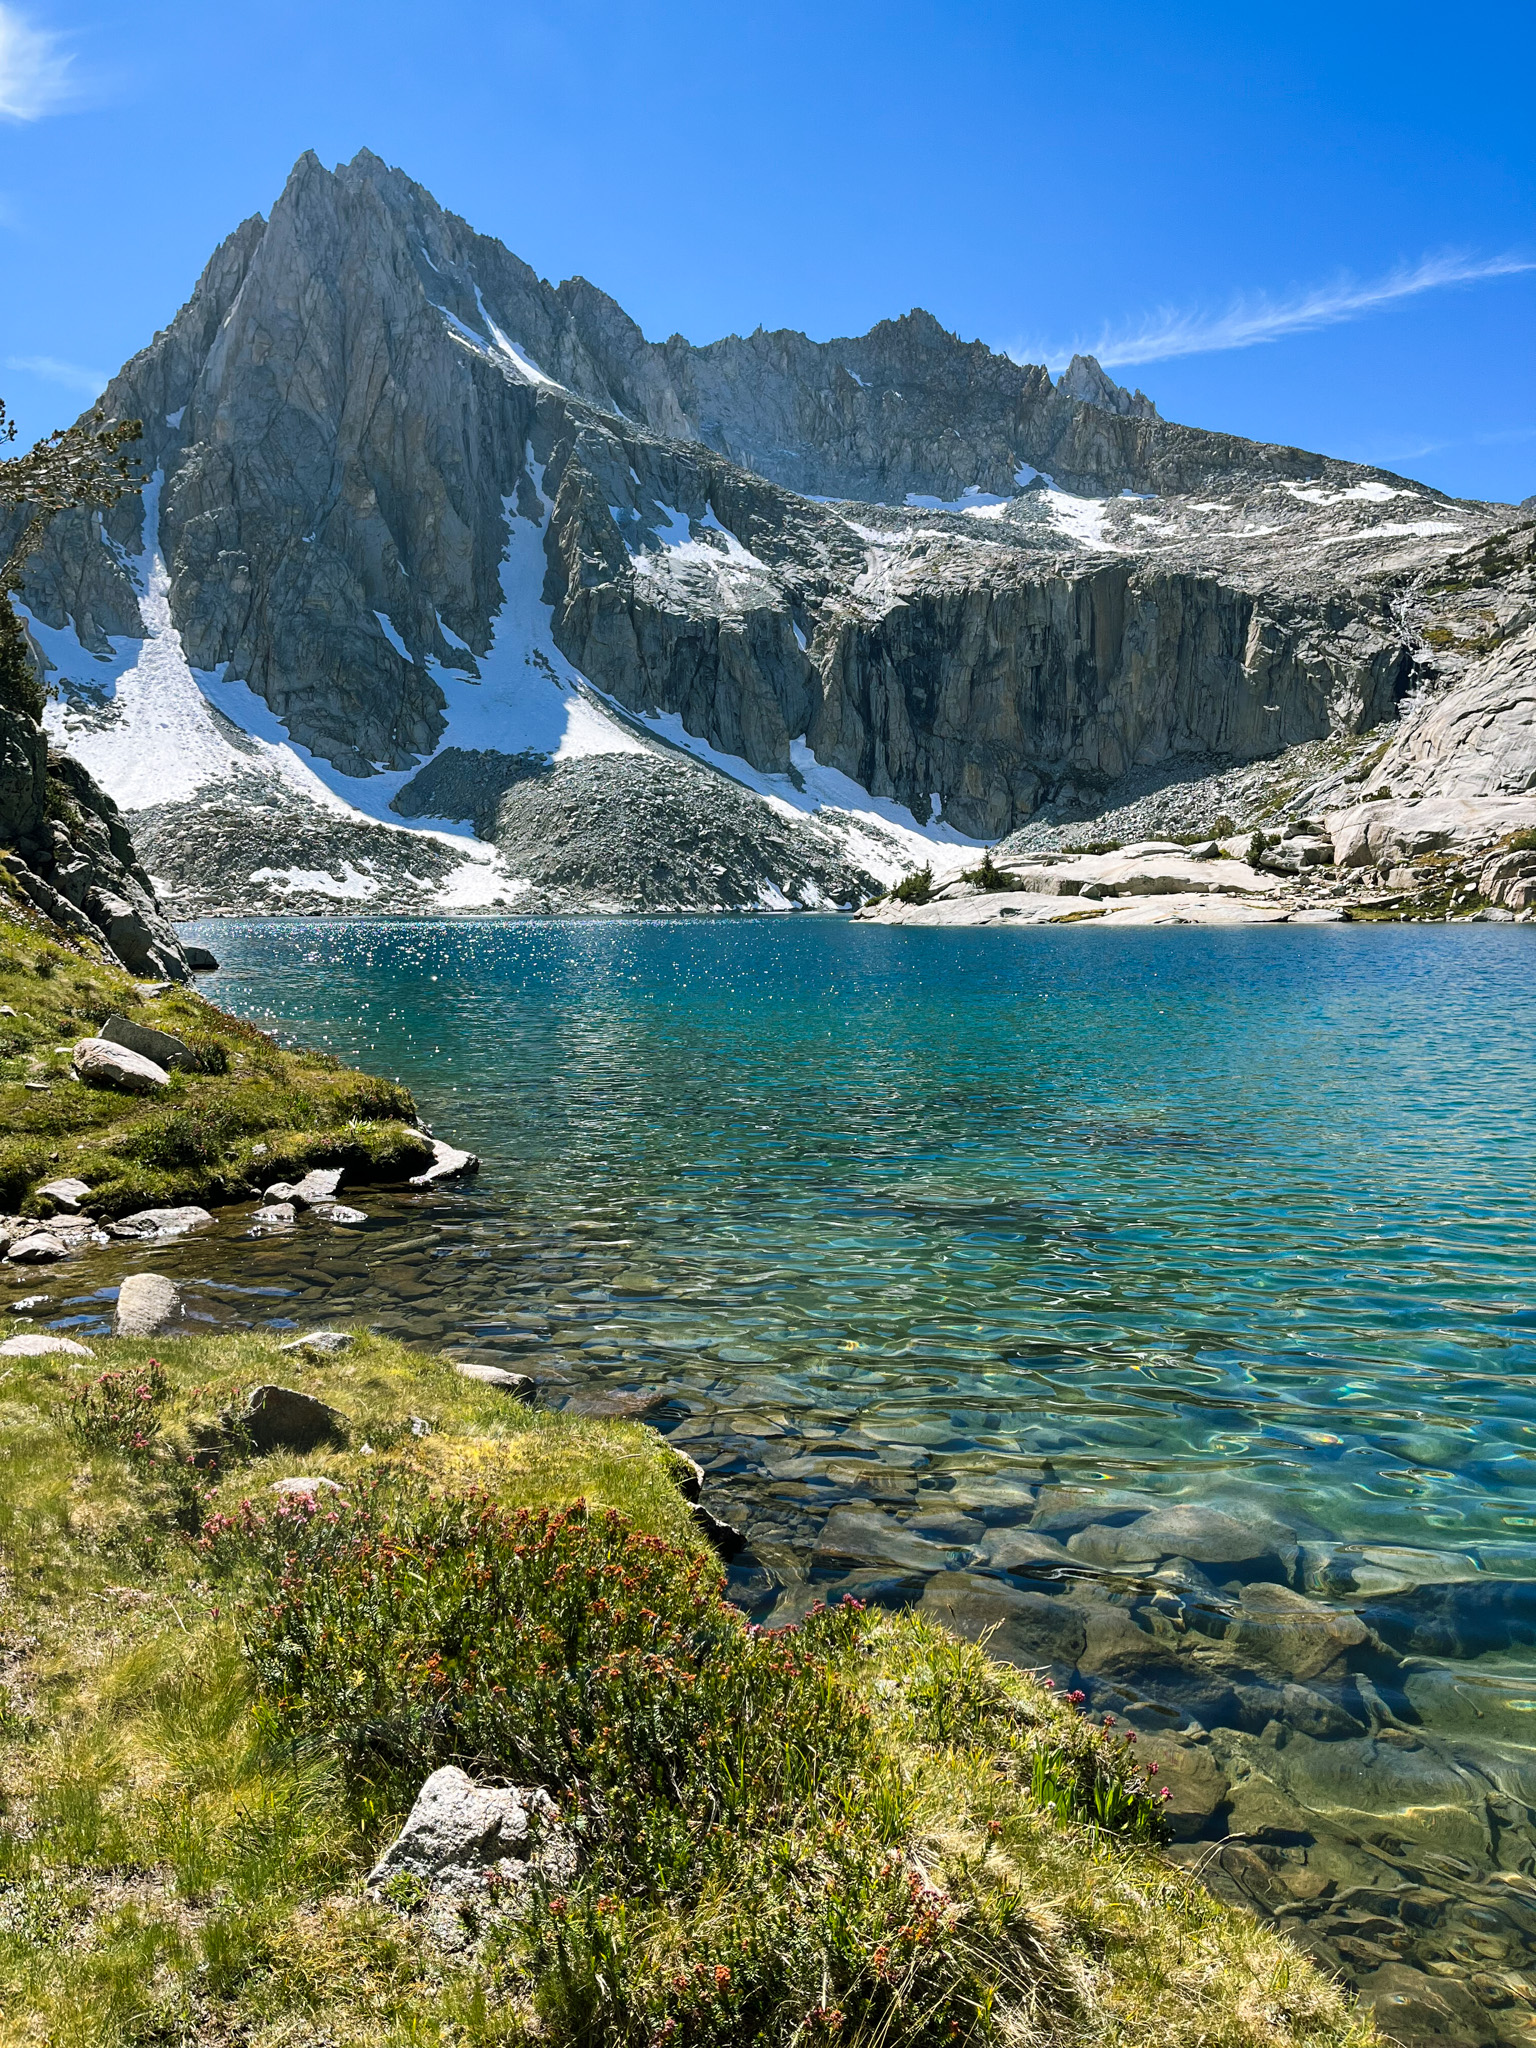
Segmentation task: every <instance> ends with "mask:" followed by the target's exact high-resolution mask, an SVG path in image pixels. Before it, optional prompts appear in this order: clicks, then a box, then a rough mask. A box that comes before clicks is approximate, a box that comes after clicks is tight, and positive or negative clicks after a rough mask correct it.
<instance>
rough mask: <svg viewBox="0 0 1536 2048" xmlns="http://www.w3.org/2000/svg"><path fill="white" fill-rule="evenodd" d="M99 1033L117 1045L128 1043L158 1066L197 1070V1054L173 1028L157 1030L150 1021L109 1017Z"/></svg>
mask: <svg viewBox="0 0 1536 2048" xmlns="http://www.w3.org/2000/svg"><path fill="white" fill-rule="evenodd" d="M97 1036H98V1037H99V1038H106V1039H110V1040H111V1042H112V1043H113V1044H114V1045H126V1046H127V1048H128V1050H129V1051H130V1052H136V1053H139V1054H141V1055H142V1056H143V1057H144V1058H145V1059H147V1060H153V1061H154V1062H155V1064H156V1066H160V1067H181V1068H184V1069H185V1070H186V1071H187V1072H188V1073H195V1072H196V1070H197V1055H196V1053H194V1052H193V1050H192V1048H191V1047H190V1046H189V1045H188V1044H187V1042H186V1040H185V1039H181V1038H177V1037H176V1036H175V1035H174V1034H173V1033H172V1032H169V1031H156V1030H155V1029H154V1027H153V1026H152V1025H149V1024H135V1023H134V1022H133V1020H132V1019H131V1018H129V1017H119V1016H115V1015H114V1016H111V1017H109V1018H108V1019H107V1021H106V1023H105V1024H103V1025H102V1027H101V1030H100V1031H99V1032H98V1033H97Z"/></svg>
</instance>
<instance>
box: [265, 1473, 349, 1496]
mask: <svg viewBox="0 0 1536 2048" xmlns="http://www.w3.org/2000/svg"><path fill="white" fill-rule="evenodd" d="M267 1491H268V1492H269V1493H282V1494H294V1493H305V1494H308V1495H309V1496H310V1498H311V1499H315V1498H317V1497H318V1496H319V1495H320V1494H322V1493H340V1492H341V1487H340V1486H339V1485H338V1484H337V1482H336V1481H335V1480H334V1479H327V1478H326V1477H325V1476H324V1474H323V1473H309V1472H303V1473H299V1474H297V1475H295V1477H293V1478H292V1479H274V1480H273V1482H272V1484H271V1486H270V1487H269V1488H268V1489H267Z"/></svg>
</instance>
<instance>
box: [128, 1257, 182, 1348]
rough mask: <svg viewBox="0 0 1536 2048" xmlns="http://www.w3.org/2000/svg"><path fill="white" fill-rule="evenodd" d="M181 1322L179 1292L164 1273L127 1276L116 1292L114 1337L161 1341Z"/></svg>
mask: <svg viewBox="0 0 1536 2048" xmlns="http://www.w3.org/2000/svg"><path fill="white" fill-rule="evenodd" d="M180 1321H181V1294H180V1291H179V1290H178V1288H177V1286H176V1283H175V1282H174V1281H173V1280H167V1279H166V1277H165V1275H164V1274H163V1273H130V1274H129V1275H128V1276H127V1278H126V1279H125V1280H124V1281H123V1283H122V1285H121V1286H120V1287H119V1288H118V1290H117V1306H116V1307H115V1308H114V1309H113V1311H112V1334H113V1336H114V1337H163V1336H164V1335H165V1334H166V1332H167V1331H169V1330H174V1329H175V1328H176V1326H177V1324H178V1323H180Z"/></svg>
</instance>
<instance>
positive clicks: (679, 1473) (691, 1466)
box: [667, 1444, 704, 1506]
mask: <svg viewBox="0 0 1536 2048" xmlns="http://www.w3.org/2000/svg"><path fill="white" fill-rule="evenodd" d="M667 1448H668V1450H669V1451H670V1452H671V1454H672V1456H671V1460H670V1463H669V1465H668V1468H667V1469H668V1470H669V1471H670V1472H671V1474H672V1478H673V1480H674V1481H675V1483H676V1486H677V1490H678V1492H679V1493H680V1494H681V1495H682V1496H683V1499H684V1500H686V1501H691V1502H693V1504H694V1505H695V1506H697V1504H698V1503H699V1501H700V1500H702V1499H703V1496H704V1467H703V1466H702V1465H701V1464H700V1463H699V1461H698V1459H697V1458H690V1457H689V1455H688V1453H687V1452H686V1451H680V1450H679V1449H678V1448H677V1445H676V1444H669V1445H668V1446H667Z"/></svg>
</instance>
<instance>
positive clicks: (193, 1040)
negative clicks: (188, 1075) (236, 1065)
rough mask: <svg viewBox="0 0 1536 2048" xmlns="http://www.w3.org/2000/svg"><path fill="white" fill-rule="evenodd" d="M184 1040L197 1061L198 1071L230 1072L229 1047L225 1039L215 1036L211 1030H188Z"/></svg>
mask: <svg viewBox="0 0 1536 2048" xmlns="http://www.w3.org/2000/svg"><path fill="white" fill-rule="evenodd" d="M182 1041H183V1043H184V1044H185V1046H186V1048H187V1050H188V1052H190V1053H191V1055H192V1057H193V1058H194V1059H195V1060H196V1061H197V1067H198V1072H199V1073H202V1074H227V1073H228V1072H229V1048H228V1047H227V1046H226V1045H225V1043H224V1041H223V1039H221V1038H215V1037H214V1035H213V1033H212V1032H211V1031H187V1032H184V1033H183V1034H182Z"/></svg>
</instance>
